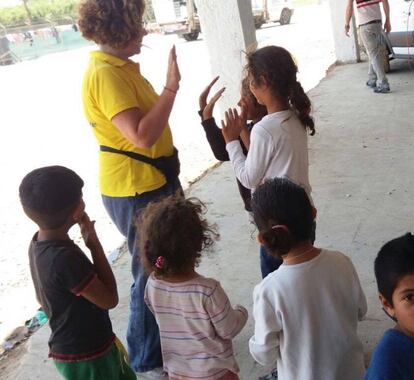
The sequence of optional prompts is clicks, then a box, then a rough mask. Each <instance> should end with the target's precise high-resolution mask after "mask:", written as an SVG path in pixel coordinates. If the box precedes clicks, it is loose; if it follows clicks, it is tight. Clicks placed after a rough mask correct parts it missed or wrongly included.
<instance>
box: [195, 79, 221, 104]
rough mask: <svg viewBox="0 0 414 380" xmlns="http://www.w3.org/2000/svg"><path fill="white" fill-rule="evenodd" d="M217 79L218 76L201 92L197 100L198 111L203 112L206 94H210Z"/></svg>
mask: <svg viewBox="0 0 414 380" xmlns="http://www.w3.org/2000/svg"><path fill="white" fill-rule="evenodd" d="M219 78H220V77H219V76H216V77H215V78H214V79H213V80H212V81H211V82H210V84H209V85H208V86H207V87H206V88H205V89H204V90H203V92H202V93H201V94H200V96H199V98H198V104H199V106H200V111H203V110H204V108H206V105H207V97H208V94H209V93H210V90H211V88H212V87H213V86H214V84H215V83H216V82H217V81H218V79H219Z"/></svg>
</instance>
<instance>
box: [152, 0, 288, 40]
mask: <svg viewBox="0 0 414 380" xmlns="http://www.w3.org/2000/svg"><path fill="white" fill-rule="evenodd" d="M223 1H225V0H223ZM152 7H153V10H154V15H155V20H156V22H157V26H158V27H160V28H161V30H162V31H163V32H164V33H166V34H168V33H176V34H178V35H179V36H180V37H183V38H184V39H185V40H186V41H194V40H196V39H197V38H198V35H199V34H200V32H201V28H200V20H199V18H198V15H197V8H196V5H195V3H194V0H152ZM252 12H253V20H254V24H255V27H256V28H257V29H258V28H260V27H261V26H262V25H263V24H264V23H266V22H279V23H280V24H281V25H285V24H289V23H290V20H291V17H292V14H293V8H292V6H291V3H290V0H252Z"/></svg>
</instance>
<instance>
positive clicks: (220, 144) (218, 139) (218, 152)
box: [201, 118, 230, 161]
mask: <svg viewBox="0 0 414 380" xmlns="http://www.w3.org/2000/svg"><path fill="white" fill-rule="evenodd" d="M201 125H202V126H203V128H204V131H205V132H206V136H207V141H208V143H209V144H210V147H211V150H212V151H213V154H214V157H216V159H217V160H219V161H229V160H230V158H229V154H228V153H227V150H226V142H225V141H224V137H223V134H222V133H221V129H220V128H219V127H218V126H217V124H216V121H215V120H214V118H211V119H207V120H203V121H202V122H201Z"/></svg>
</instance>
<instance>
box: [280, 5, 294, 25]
mask: <svg viewBox="0 0 414 380" xmlns="http://www.w3.org/2000/svg"><path fill="white" fill-rule="evenodd" d="M291 17H292V12H291V11H290V10H289V9H287V8H283V10H282V13H281V14H280V20H279V22H280V25H286V24H289V23H290V18H291Z"/></svg>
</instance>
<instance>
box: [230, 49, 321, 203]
mask: <svg viewBox="0 0 414 380" xmlns="http://www.w3.org/2000/svg"><path fill="white" fill-rule="evenodd" d="M246 69H247V74H248V78H249V79H250V90H251V92H252V93H253V95H254V96H255V97H256V99H257V101H258V103H259V104H262V105H264V106H266V109H267V113H268V115H266V116H265V117H263V119H262V120H260V121H259V122H258V123H257V124H256V125H255V128H254V129H253V130H252V133H251V136H250V148H249V152H248V154H247V157H246V156H245V155H244V154H243V151H242V149H241V146H240V142H239V140H238V137H239V134H240V130H241V123H240V117H239V115H238V114H237V111H236V110H231V109H230V110H228V111H227V112H226V115H225V121H223V122H222V127H223V135H224V138H225V140H226V143H227V145H226V149H227V151H228V153H229V156H230V161H231V163H232V164H233V168H234V172H235V174H236V176H237V178H238V179H239V181H240V182H241V183H242V184H243V185H244V186H245V187H247V188H250V189H252V190H254V189H255V188H256V187H257V186H258V185H260V184H261V183H263V181H264V180H265V179H266V178H274V177H287V178H289V179H290V180H292V181H293V182H295V183H296V184H298V185H300V186H302V187H303V188H304V189H305V190H306V192H307V194H308V195H309V196H310V194H311V186H310V184H309V175H308V141H307V131H309V133H310V134H311V135H313V134H314V133H315V125H314V121H313V119H312V117H311V116H310V110H311V102H310V100H309V98H308V96H307V95H306V94H305V92H304V90H303V88H302V86H301V84H300V83H299V82H298V81H297V79H296V74H297V71H298V69H297V66H296V64H295V62H294V61H293V58H292V56H291V55H290V53H289V52H288V51H287V50H285V49H284V48H282V47H278V46H266V47H264V48H261V49H259V50H257V51H255V52H254V53H252V54H249V55H248V56H247V66H246Z"/></svg>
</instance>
